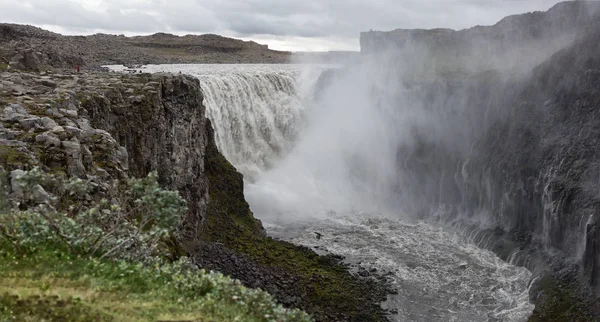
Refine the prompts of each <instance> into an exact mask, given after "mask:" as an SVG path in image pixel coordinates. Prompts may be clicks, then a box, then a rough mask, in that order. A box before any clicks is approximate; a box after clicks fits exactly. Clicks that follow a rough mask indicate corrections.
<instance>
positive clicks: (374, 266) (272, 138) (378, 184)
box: [143, 65, 533, 321]
mask: <svg viewBox="0 0 600 322" xmlns="http://www.w3.org/2000/svg"><path fill="white" fill-rule="evenodd" d="M330 67H331V66H319V65H311V66H303V65H149V66H144V67H143V70H144V71H146V72H173V73H179V72H181V73H185V74H190V75H193V76H195V77H197V78H198V79H199V80H200V83H201V87H202V91H203V94H204V103H205V106H206V108H207V115H208V117H209V118H210V120H211V121H212V123H213V126H214V128H215V133H216V141H217V145H218V147H219V149H220V150H221V151H222V153H223V154H224V155H225V156H226V157H227V159H228V160H230V161H231V162H232V163H233V164H234V165H235V166H236V167H237V169H238V170H239V171H240V172H242V173H243V174H244V177H245V184H246V187H245V189H246V198H247V200H248V202H249V203H250V206H251V208H252V210H253V212H254V214H255V216H256V217H258V218H260V219H261V220H262V221H263V222H264V224H265V227H266V228H267V230H268V232H269V233H270V234H271V235H272V236H274V237H278V238H282V239H286V240H289V241H292V242H294V243H297V244H302V245H306V246H308V247H312V248H314V249H315V250H316V251H318V252H321V253H324V252H331V253H335V254H339V255H343V256H345V257H346V259H347V260H348V261H349V262H351V263H353V264H354V265H355V266H361V267H363V268H365V269H367V270H369V271H376V272H382V273H389V277H390V279H391V281H392V284H393V286H394V287H395V288H396V290H397V292H398V294H396V295H393V296H390V298H389V300H388V302H387V303H386V306H387V307H389V308H392V309H395V310H396V311H397V312H398V313H397V314H396V315H395V316H393V319H395V320H396V321H526V320H527V317H528V316H529V315H531V312H532V310H533V305H531V304H530V303H529V302H528V287H529V284H530V281H531V279H532V274H531V273H530V272H529V271H528V270H526V269H525V268H522V267H517V266H513V265H510V264H509V263H506V262H504V261H502V260H500V259H499V258H498V257H496V256H495V255H494V254H493V253H491V252H489V251H487V250H484V249H481V248H479V247H477V245H476V244H475V243H474V242H473V240H472V239H470V238H469V236H466V235H465V234H464V233H461V232H455V231H452V230H451V229H449V228H447V227H441V226H437V225H435V224H431V223H427V222H424V221H418V220H414V219H409V217H410V216H406V215H405V214H403V213H402V211H401V210H396V208H394V207H393V206H390V205H393V203H389V202H388V200H389V199H390V198H391V197H390V196H389V195H390V193H386V191H387V190H388V189H389V186H390V185H389V184H387V181H388V179H389V177H391V176H394V175H395V173H394V172H393V171H390V170H389V169H392V168H393V167H392V164H391V163H393V162H394V160H395V159H393V158H392V155H395V154H396V152H390V150H392V148H391V147H392V146H393V142H392V141H390V140H389V138H390V137H394V136H401V135H403V133H402V131H401V129H400V130H398V128H401V127H402V126H401V124H400V125H399V124H398V122H397V120H402V121H403V122H406V124H411V123H413V122H422V119H423V117H422V115H420V114H418V113H414V111H411V110H406V109H404V110H401V111H400V112H399V113H400V114H402V113H403V115H402V117H401V118H399V119H396V118H395V117H396V116H397V113H398V111H395V110H394V111H391V110H389V109H385V108H373V106H372V102H370V101H369V95H361V94H360V92H361V91H362V90H364V88H366V87H368V82H369V81H370V80H369V79H364V77H362V78H361V77H357V79H360V80H359V81H357V82H353V83H352V84H351V85H348V84H346V85H347V86H342V87H339V88H338V89H337V90H336V89H335V87H334V89H332V90H331V93H330V94H331V95H329V98H325V99H323V100H321V102H316V98H315V90H316V88H315V86H316V84H317V83H318V82H317V79H318V77H319V75H320V74H321V73H322V72H323V71H324V70H326V69H328V68H330ZM387 89H388V90H389V88H387ZM381 90H382V88H380V92H381ZM385 90H386V88H385V86H383V91H385ZM392 90H395V89H392ZM378 106H381V102H380V104H379V105H378ZM409 113H410V115H411V117H406V114H409Z"/></svg>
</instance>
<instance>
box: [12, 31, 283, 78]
mask: <svg viewBox="0 0 600 322" xmlns="http://www.w3.org/2000/svg"><path fill="white" fill-rule="evenodd" d="M0 42H2V46H0V63H2V61H5V62H6V63H8V62H9V61H10V60H11V59H12V58H13V57H17V56H18V55H21V54H23V51H24V50H26V51H30V52H34V53H38V52H39V53H41V54H40V56H42V57H43V58H44V61H45V62H46V63H47V66H49V67H55V68H56V67H60V68H75V66H77V65H80V66H87V68H88V69H89V68H98V67H99V66H101V65H111V64H122V65H130V64H167V63H170V64H176V63H286V62H288V61H289V58H290V53H289V52H282V51H275V50H270V49H268V47H267V46H265V45H260V44H257V43H255V42H252V41H242V40H238V39H233V38H226V37H222V36H218V35H187V36H182V37H179V36H175V35H170V34H164V33H158V34H154V35H150V36H137V37H125V36H117V35H106V34H95V35H91V36H62V35H59V34H56V33H52V32H49V31H46V30H43V29H40V28H36V27H33V26H25V25H16V24H0Z"/></svg>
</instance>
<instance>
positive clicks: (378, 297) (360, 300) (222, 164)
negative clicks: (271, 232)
mask: <svg viewBox="0 0 600 322" xmlns="http://www.w3.org/2000/svg"><path fill="white" fill-rule="evenodd" d="M207 128H208V130H207V131H208V133H207V135H208V138H209V144H208V147H207V152H206V157H205V169H206V173H207V176H208V180H209V194H210V201H209V204H208V209H207V220H206V223H207V227H206V228H207V229H206V231H205V234H204V237H205V238H206V239H208V240H209V241H212V242H218V243H222V244H224V245H226V246H227V247H228V248H230V249H233V250H235V251H237V252H239V253H241V254H244V255H246V256H247V257H249V258H251V259H252V260H254V261H256V262H258V263H260V264H262V265H264V266H267V267H272V268H276V269H277V270H283V271H285V272H286V273H288V274H290V275H291V276H296V277H297V279H298V280H299V284H300V285H298V286H299V289H301V290H303V292H304V293H305V294H303V295H302V299H301V300H302V302H301V303H300V305H299V307H300V308H302V309H303V310H306V311H307V312H308V313H310V314H314V315H315V317H316V318H317V320H323V319H326V318H328V317H337V318H339V319H341V320H345V321H373V322H374V321H387V318H386V314H385V312H384V310H383V309H381V307H380V306H379V302H381V301H384V300H385V294H384V293H385V292H380V289H379V290H377V287H375V286H374V285H373V284H372V283H371V282H367V281H362V280H358V279H357V278H355V277H353V276H352V275H351V274H350V273H349V272H348V270H347V267H345V266H344V265H342V264H341V263H340V261H339V260H337V259H334V258H332V257H323V256H319V255H317V254H316V253H315V252H314V251H312V250H310V249H309V248H306V247H302V246H297V245H294V244H291V243H288V242H284V241H280V240H275V239H272V238H270V237H267V236H265V235H264V234H263V229H262V225H261V223H260V221H258V220H256V219H255V218H254V216H253V215H252V212H251V211H250V207H249V205H248V203H247V202H246V201H245V200H244V194H243V180H242V175H241V174H240V173H238V172H237V171H236V169H235V168H234V167H233V166H232V165H231V164H230V163H229V162H228V161H227V160H226V159H225V157H223V156H222V155H221V154H220V153H219V151H218V150H217V147H216V145H215V144H214V141H213V140H212V138H213V137H214V136H213V133H212V127H211V126H210V124H209V125H207Z"/></svg>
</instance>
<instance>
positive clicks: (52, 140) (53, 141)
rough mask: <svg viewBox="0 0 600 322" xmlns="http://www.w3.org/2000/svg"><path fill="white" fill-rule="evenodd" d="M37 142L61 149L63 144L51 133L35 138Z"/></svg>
mask: <svg viewBox="0 0 600 322" xmlns="http://www.w3.org/2000/svg"><path fill="white" fill-rule="evenodd" d="M35 142H36V143H40V144H43V145H44V146H55V147H60V144H61V142H60V139H59V138H57V137H56V136H55V135H53V134H51V133H49V132H44V133H42V134H39V135H37V136H36V137H35Z"/></svg>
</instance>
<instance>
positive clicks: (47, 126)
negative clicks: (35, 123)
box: [41, 116, 58, 131]
mask: <svg viewBox="0 0 600 322" xmlns="http://www.w3.org/2000/svg"><path fill="white" fill-rule="evenodd" d="M41 123H42V124H41V125H42V128H43V129H44V130H46V131H48V130H51V129H53V128H55V127H57V126H58V124H57V123H56V122H55V121H54V120H53V119H51V118H49V117H47V116H44V117H42V119H41Z"/></svg>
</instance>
